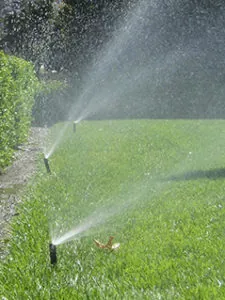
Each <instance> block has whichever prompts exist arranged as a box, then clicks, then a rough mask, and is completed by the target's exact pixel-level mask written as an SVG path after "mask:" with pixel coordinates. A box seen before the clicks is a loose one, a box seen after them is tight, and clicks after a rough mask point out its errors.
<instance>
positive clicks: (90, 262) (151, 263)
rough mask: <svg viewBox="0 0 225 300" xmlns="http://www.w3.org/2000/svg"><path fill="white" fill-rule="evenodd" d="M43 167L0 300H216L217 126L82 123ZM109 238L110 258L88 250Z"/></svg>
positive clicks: (222, 148) (223, 279) (221, 164)
mask: <svg viewBox="0 0 225 300" xmlns="http://www.w3.org/2000/svg"><path fill="white" fill-rule="evenodd" d="M61 127H62V124H58V125H57V126H55V127H54V128H53V129H52V136H56V135H58V134H59V132H60V128H61ZM49 164H50V168H51V174H47V172H46V170H45V167H44V164H43V157H40V164H39V171H38V173H37V175H36V177H35V178H33V179H32V181H31V182H30V185H29V186H28V187H27V190H26V191H25V193H24V201H23V204H22V205H20V207H18V212H19V215H18V216H16V217H15V218H14V220H13V222H12V238H11V240H10V242H9V244H8V248H9V251H10V253H9V255H8V256H7V258H6V260H5V261H4V262H2V263H1V272H0V278H1V282H0V284H1V292H0V295H1V296H2V297H3V298H2V299H8V300H11V299H224V298H225V287H224V284H225V262H224V258H225V193H224V191H225V121H223V120H113V121H84V122H81V123H79V124H78V125H77V130H76V133H73V130H72V125H71V126H68V128H67V131H66V133H65V134H64V135H63V138H62V140H61V141H60V143H59V144H58V147H57V148H56V149H55V151H54V152H53V154H52V156H50V158H49ZM71 230H73V233H74V235H71V236H70V238H71V240H68V241H65V240H64V242H65V243H62V244H60V245H57V258H58V262H57V264H56V265H54V266H53V265H51V264H50V259H49V242H51V241H52V239H54V240H55V239H56V240H57V237H63V236H64V234H66V233H67V232H68V231H71ZM75 233H76V234H75ZM111 235H112V236H114V241H115V243H117V242H118V243H120V248H119V249H118V250H117V251H109V250H107V249H99V248H97V247H96V245H95V244H94V242H93V239H98V240H99V241H101V242H107V240H108V238H109V236H111Z"/></svg>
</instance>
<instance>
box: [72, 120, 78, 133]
mask: <svg viewBox="0 0 225 300" xmlns="http://www.w3.org/2000/svg"><path fill="white" fill-rule="evenodd" d="M76 124H77V122H76V121H74V122H73V132H76Z"/></svg>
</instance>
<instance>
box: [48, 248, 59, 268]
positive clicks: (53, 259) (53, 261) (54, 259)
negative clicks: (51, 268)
mask: <svg viewBox="0 0 225 300" xmlns="http://www.w3.org/2000/svg"><path fill="white" fill-rule="evenodd" d="M49 254H50V262H51V264H52V265H55V264H56V263H57V255H56V245H53V244H52V243H50V244H49Z"/></svg>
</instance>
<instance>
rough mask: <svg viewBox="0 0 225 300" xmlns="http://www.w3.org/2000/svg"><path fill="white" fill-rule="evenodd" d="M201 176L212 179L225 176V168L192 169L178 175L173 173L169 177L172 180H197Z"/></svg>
mask: <svg viewBox="0 0 225 300" xmlns="http://www.w3.org/2000/svg"><path fill="white" fill-rule="evenodd" d="M200 178H205V179H211V180H216V179H221V178H225V168H219V169H211V170H196V171H190V172H185V173H181V174H177V175H172V176H170V177H168V178H167V179H168V180H172V181H173V180H174V181H182V180H197V179H200Z"/></svg>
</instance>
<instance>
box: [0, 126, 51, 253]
mask: <svg viewBox="0 0 225 300" xmlns="http://www.w3.org/2000/svg"><path fill="white" fill-rule="evenodd" d="M46 135H47V128H40V127H33V128H31V130H30V135H29V138H28V142H27V143H26V144H24V145H21V147H19V149H18V151H17V152H16V154H15V160H14V161H13V163H12V165H11V166H10V167H8V168H7V169H6V171H5V172H4V173H3V174H1V175H0V256H1V257H3V256H4V255H5V254H6V247H5V244H6V243H7V239H8V238H9V236H10V235H9V233H10V221H11V219H12V217H14V216H15V215H16V210H15V208H16V205H17V204H18V203H19V202H21V195H22V192H23V189H24V187H25V186H26V184H27V183H28V181H29V179H30V178H31V177H32V176H33V175H34V174H35V172H36V163H37V159H38V154H39V153H40V152H41V151H42V147H43V142H44V141H45V138H46Z"/></svg>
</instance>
